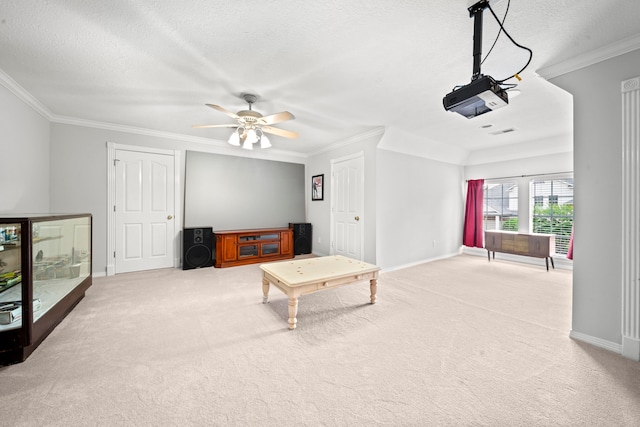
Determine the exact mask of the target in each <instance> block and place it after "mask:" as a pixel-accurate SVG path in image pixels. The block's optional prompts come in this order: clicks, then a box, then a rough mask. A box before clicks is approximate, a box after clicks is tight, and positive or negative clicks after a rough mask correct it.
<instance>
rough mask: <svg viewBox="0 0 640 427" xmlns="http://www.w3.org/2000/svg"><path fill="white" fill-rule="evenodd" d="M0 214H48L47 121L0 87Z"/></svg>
mask: <svg viewBox="0 0 640 427" xmlns="http://www.w3.org/2000/svg"><path fill="white" fill-rule="evenodd" d="M0 111H1V112H2V114H0V129H2V136H1V137H0V164H1V165H2V166H0V182H1V183H2V192H1V193H0V194H1V197H0V213H2V212H6V213H11V214H15V213H45V212H48V211H49V121H48V120H47V119H46V118H44V117H43V116H42V115H40V114H39V113H37V112H36V111H35V110H33V109H32V108H31V107H29V106H27V105H26V104H25V103H24V102H23V101H22V100H20V99H19V98H18V97H16V96H15V95H14V94H13V93H11V92H10V91H9V90H8V89H6V88H5V87H4V86H2V85H0Z"/></svg>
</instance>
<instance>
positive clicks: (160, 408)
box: [0, 255, 640, 426]
mask: <svg viewBox="0 0 640 427" xmlns="http://www.w3.org/2000/svg"><path fill="white" fill-rule="evenodd" d="M368 300H369V287H368V284H366V283H363V284H355V285H351V286H347V287H343V288H339V289H331V290H327V291H325V292H319V293H316V294H312V295H307V296H303V297H302V298H301V299H300V303H299V313H298V329H296V330H295V331H289V330H288V329H287V322H286V319H287V316H288V315H287V300H286V298H285V296H284V294H282V293H281V292H280V291H279V290H278V289H275V288H273V287H272V289H271V302H270V303H269V304H267V305H263V304H262V291H261V274H260V270H259V268H258V266H256V265H253V266H246V267H236V268H228V269H214V268H207V269H200V270H189V271H182V270H173V269H172V270H158V271H151V272H143V273H132V274H124V275H118V276H115V277H109V278H97V279H95V280H94V285H93V287H91V288H90V289H89V290H88V292H87V295H86V297H85V299H84V300H83V301H82V302H81V303H80V304H79V305H78V306H77V307H76V309H75V310H74V311H73V312H72V313H71V314H70V315H69V316H68V317H67V318H66V319H65V320H64V321H63V322H62V323H61V324H60V325H59V326H58V328H57V329H56V330H55V331H54V332H53V333H52V334H51V335H50V336H49V337H48V338H47V339H46V340H45V341H44V343H43V344H42V345H41V346H40V347H39V348H38V349H37V350H36V351H35V352H34V353H33V355H32V356H31V357H30V358H29V359H28V360H27V361H26V362H24V363H22V364H18V365H13V366H9V367H3V368H0V385H1V386H0V417H1V418H0V419H1V422H0V424H1V425H11V426H38V425H46V426H49V425H55V426H80V425H82V426H87V425H105V426H114V425H132V426H133V425H135V426H162V425H220V426H227V425H230V426H233V425H238V426H304V425H309V426H318V425H327V426H365V425H367V426H370V425H388V426H430V425H487V426H520V425H522V426H551V425H576V426H622V425H628V426H632V425H633V426H637V425H639V424H640V364H639V363H637V362H633V361H630V360H627V359H625V358H623V357H621V356H619V355H616V354H614V353H610V352H608V351H606V350H602V349H599V348H595V347H592V346H590V345H587V344H582V343H580V342H577V341H573V340H571V339H570V338H569V336H568V335H569V330H570V317H571V309H570V305H571V272H570V271H566V270H552V271H550V272H547V271H546V270H545V268H544V266H542V265H541V266H531V265H525V264H516V263H508V262H505V261H492V262H491V263H489V262H487V260H486V258H482V257H473V256H464V255H463V256H458V257H454V258H450V259H446V260H441V261H436V262H432V263H427V264H423V265H419V266H416V267H412V268H407V269H404V270H398V271H394V272H390V273H385V274H383V275H382V277H381V279H380V282H379V286H378V303H377V304H375V305H370V304H368V303H367V301H368Z"/></svg>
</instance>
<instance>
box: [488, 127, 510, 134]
mask: <svg viewBox="0 0 640 427" xmlns="http://www.w3.org/2000/svg"><path fill="white" fill-rule="evenodd" d="M513 131H515V129H514V128H508V129H501V130H497V131H495V132H491V135H502V134H503V133H509V132H513Z"/></svg>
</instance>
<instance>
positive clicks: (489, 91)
mask: <svg viewBox="0 0 640 427" xmlns="http://www.w3.org/2000/svg"><path fill="white" fill-rule="evenodd" d="M508 103H509V95H507V91H506V90H504V89H502V88H501V87H500V85H499V84H498V83H497V82H496V81H495V80H494V79H493V78H492V77H491V76H483V75H481V76H480V77H479V78H477V79H476V80H473V81H472V82H471V83H469V84H468V85H465V86H462V87H460V88H458V89H456V90H454V91H453V92H450V93H448V94H447V95H446V96H445V97H444V98H443V99H442V104H443V105H444V109H445V110H447V111H453V112H456V113H459V114H461V115H463V116H465V117H466V118H467V119H471V118H473V117H475V116H479V115H481V114H484V113H488V112H489V111H493V110H496V109H498V108H501V107H504V106H505V105H507V104H508Z"/></svg>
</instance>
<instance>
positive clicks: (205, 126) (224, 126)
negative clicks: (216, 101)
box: [191, 123, 238, 128]
mask: <svg viewBox="0 0 640 427" xmlns="http://www.w3.org/2000/svg"><path fill="white" fill-rule="evenodd" d="M191 127H192V128H237V127H238V124H237V123H234V124H229V125H193V126H191Z"/></svg>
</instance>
